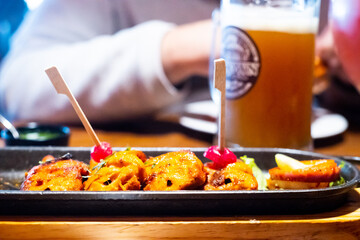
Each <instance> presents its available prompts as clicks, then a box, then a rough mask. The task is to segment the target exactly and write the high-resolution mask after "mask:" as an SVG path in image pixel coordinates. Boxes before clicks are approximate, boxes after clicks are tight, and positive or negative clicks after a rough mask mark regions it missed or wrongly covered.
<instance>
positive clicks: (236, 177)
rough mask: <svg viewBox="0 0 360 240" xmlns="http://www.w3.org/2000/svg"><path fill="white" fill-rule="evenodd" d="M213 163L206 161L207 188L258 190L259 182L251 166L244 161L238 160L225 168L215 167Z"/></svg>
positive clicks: (205, 187)
mask: <svg viewBox="0 0 360 240" xmlns="http://www.w3.org/2000/svg"><path fill="white" fill-rule="evenodd" d="M212 166H213V164H212V162H211V163H206V164H205V171H206V172H207V182H206V185H205V186H204V189H205V190H256V189H257V188H258V182H257V180H256V178H255V177H254V176H253V174H252V170H251V168H250V167H249V166H248V165H246V164H245V163H244V162H243V161H241V160H237V162H235V163H231V164H228V165H227V166H226V167H225V168H222V169H214V168H212Z"/></svg>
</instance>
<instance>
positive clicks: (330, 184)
mask: <svg viewBox="0 0 360 240" xmlns="http://www.w3.org/2000/svg"><path fill="white" fill-rule="evenodd" d="M344 183H345V179H344V178H343V177H341V176H340V178H339V179H338V180H336V181H334V182H330V183H329V187H334V186H339V185H341V184H344Z"/></svg>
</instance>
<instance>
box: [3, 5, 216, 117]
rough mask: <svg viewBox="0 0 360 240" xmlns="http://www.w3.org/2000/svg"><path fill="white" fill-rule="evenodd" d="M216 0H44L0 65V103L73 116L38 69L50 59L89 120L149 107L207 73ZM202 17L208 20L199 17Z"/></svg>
mask: <svg viewBox="0 0 360 240" xmlns="http://www.w3.org/2000/svg"><path fill="white" fill-rule="evenodd" d="M217 7H219V1H218V0H183V1H179V0H151V1H147V0H102V1H100V0H47V1H44V2H43V4H42V5H41V6H40V7H39V8H38V9H36V10H35V11H34V12H31V13H29V14H28V16H27V17H26V19H25V21H24V23H23V24H22V26H21V27H20V29H19V31H18V32H17V33H16V35H15V37H14V39H13V42H12V45H11V49H10V52H9V53H8V55H7V56H6V58H5V59H4V61H3V63H2V65H1V69H0V111H1V112H4V113H5V114H6V115H7V117H8V118H10V119H11V120H13V121H14V120H15V121H40V122H41V121H42V122H45V121H46V122H68V123H75V122H78V120H79V119H78V117H77V116H76V114H75V112H74V110H73V109H72V106H71V104H70V102H69V101H68V99H67V98H66V97H65V96H63V95H58V94H57V93H56V91H55V89H54V87H53V86H52V84H51V82H50V80H49V79H48V77H47V76H46V74H45V72H44V70H45V69H47V68H49V67H51V66H56V67H57V68H58V69H59V72H60V73H61V74H62V76H63V78H64V79H65V81H66V82H67V83H68V85H69V87H70V89H71V91H72V92H73V94H74V96H75V97H76V98H77V100H78V102H79V104H80V105H81V106H82V108H83V110H84V112H85V113H86V115H87V117H88V118H89V120H90V121H92V122H106V121H119V120H125V119H131V118H136V117H139V116H143V115H148V114H152V113H154V112H155V111H157V110H159V109H162V108H164V107H166V106H168V105H170V104H173V103H175V102H178V101H180V100H181V99H183V98H184V97H185V96H186V88H185V90H184V89H183V88H182V85H183V83H184V82H185V81H186V80H187V79H188V78H190V77H191V76H205V75H207V74H208V64H209V62H208V61H209V51H210V48H211V47H210V44H211V43H210V42H211V35H212V23H211V20H210V17H211V13H212V11H213V10H214V9H215V8H217ZM207 19H208V20H207Z"/></svg>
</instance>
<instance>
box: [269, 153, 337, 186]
mask: <svg viewBox="0 0 360 240" xmlns="http://www.w3.org/2000/svg"><path fill="white" fill-rule="evenodd" d="M301 162H302V163H304V164H305V165H308V167H305V168H301V169H295V170H292V171H285V170H282V169H280V168H279V167H275V168H272V169H270V170H269V174H270V179H268V188H269V189H276V188H283V189H311V188H324V187H328V186H329V182H333V181H335V180H337V179H338V178H339V177H340V167H338V166H337V164H336V162H335V161H334V160H332V159H319V160H307V161H301Z"/></svg>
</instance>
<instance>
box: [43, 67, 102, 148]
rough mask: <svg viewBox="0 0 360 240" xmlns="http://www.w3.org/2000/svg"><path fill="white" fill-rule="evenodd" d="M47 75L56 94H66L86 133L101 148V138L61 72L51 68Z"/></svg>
mask: <svg viewBox="0 0 360 240" xmlns="http://www.w3.org/2000/svg"><path fill="white" fill-rule="evenodd" d="M45 72H46V74H47V75H48V77H49V78H50V80H51V82H52V84H53V85H54V87H55V89H56V92H57V93H58V94H64V95H66V96H67V97H68V98H69V100H70V102H71V104H72V106H73V108H74V110H75V112H76V114H77V115H78V117H79V118H80V120H81V122H82V124H83V125H84V127H85V129H86V132H87V133H88V134H89V135H90V137H91V139H92V140H93V142H94V144H95V145H96V146H100V144H101V143H100V140H99V138H98V137H97V136H96V134H95V132H94V130H93V128H92V127H91V125H90V123H89V121H88V120H87V118H86V116H85V114H84V112H83V111H82V109H81V107H80V105H79V103H78V102H77V101H76V99H75V97H74V95H73V94H72V93H71V91H70V89H69V87H68V85H67V84H66V82H65V80H64V79H63V78H62V77H61V75H60V73H59V71H58V70H57V68H56V67H51V68H49V69H46V70H45Z"/></svg>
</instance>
